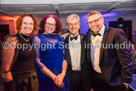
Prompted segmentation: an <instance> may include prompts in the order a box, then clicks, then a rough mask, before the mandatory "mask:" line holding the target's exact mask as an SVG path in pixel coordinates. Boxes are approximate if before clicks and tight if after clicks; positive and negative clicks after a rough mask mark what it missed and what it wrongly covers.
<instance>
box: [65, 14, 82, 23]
mask: <svg viewBox="0 0 136 91" xmlns="http://www.w3.org/2000/svg"><path fill="white" fill-rule="evenodd" d="M69 19H72V20H74V19H77V20H78V22H79V23H80V17H79V16H78V15H77V14H71V15H69V16H68V17H67V23H68V21H69Z"/></svg>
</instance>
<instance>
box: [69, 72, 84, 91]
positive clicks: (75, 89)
mask: <svg viewBox="0 0 136 91" xmlns="http://www.w3.org/2000/svg"><path fill="white" fill-rule="evenodd" d="M71 78H72V79H71V82H70V91H85V90H84V88H83V84H82V81H81V72H79V71H73V72H72V77H71Z"/></svg>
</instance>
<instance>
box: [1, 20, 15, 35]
mask: <svg viewBox="0 0 136 91" xmlns="http://www.w3.org/2000/svg"><path fill="white" fill-rule="evenodd" d="M0 24H8V25H9V33H10V34H16V30H15V25H14V20H4V21H3V20H0ZM3 31H4V30H3Z"/></svg>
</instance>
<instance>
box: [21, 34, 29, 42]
mask: <svg viewBox="0 0 136 91" xmlns="http://www.w3.org/2000/svg"><path fill="white" fill-rule="evenodd" d="M19 35H20V37H21V38H22V39H23V40H24V41H26V42H29V38H28V39H25V38H24V37H23V36H22V35H21V33H19Z"/></svg>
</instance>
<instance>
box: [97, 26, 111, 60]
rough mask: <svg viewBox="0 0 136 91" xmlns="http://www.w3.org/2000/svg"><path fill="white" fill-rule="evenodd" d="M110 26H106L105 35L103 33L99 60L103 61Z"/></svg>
mask: <svg viewBox="0 0 136 91" xmlns="http://www.w3.org/2000/svg"><path fill="white" fill-rule="evenodd" d="M109 30H110V28H108V27H105V31H104V35H103V39H102V43H101V45H102V46H101V49H100V58H99V60H100V61H101V58H102V54H103V46H104V47H105V46H106V45H105V43H106V39H107V35H108V32H109Z"/></svg>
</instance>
